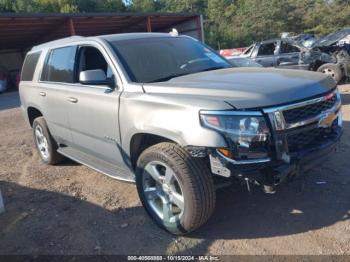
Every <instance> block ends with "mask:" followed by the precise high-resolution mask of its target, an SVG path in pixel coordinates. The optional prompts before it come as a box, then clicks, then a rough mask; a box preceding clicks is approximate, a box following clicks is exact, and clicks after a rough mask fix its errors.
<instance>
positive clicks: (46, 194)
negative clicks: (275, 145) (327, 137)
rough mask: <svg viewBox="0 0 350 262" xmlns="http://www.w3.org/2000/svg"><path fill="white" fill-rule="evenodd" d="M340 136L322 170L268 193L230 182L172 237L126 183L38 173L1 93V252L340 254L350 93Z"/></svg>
mask: <svg viewBox="0 0 350 262" xmlns="http://www.w3.org/2000/svg"><path fill="white" fill-rule="evenodd" d="M342 93H343V95H342V96H343V115H344V131H345V132H344V136H343V139H342V142H341V144H340V147H339V150H338V152H337V153H336V154H334V155H333V156H331V157H330V159H329V161H327V162H325V163H324V164H323V165H322V166H319V167H317V168H315V169H314V170H313V171H312V172H309V173H308V174H305V176H303V177H302V178H300V179H298V180H297V181H295V182H294V183H291V184H288V185H283V186H281V187H280V188H279V190H278V191H277V193H276V194H274V195H266V194H264V193H262V192H261V191H260V190H259V189H258V188H255V189H254V190H253V192H252V193H250V194H249V193H248V192H247V191H246V189H245V188H244V187H241V186H239V185H234V186H232V187H230V188H226V189H221V190H220V191H219V192H218V197H217V208H216V211H215V213H214V216H213V217H212V218H211V220H210V221H209V222H208V223H207V224H206V225H205V226H204V227H202V228H201V229H199V230H198V231H197V232H195V233H193V234H191V235H189V236H186V237H174V236H171V235H169V234H167V233H166V232H164V231H162V230H160V229H159V228H158V227H157V226H155V225H154V224H153V222H152V221H151V220H150V219H149V218H148V217H147V215H146V213H145V211H144V210H143V208H142V207H141V205H140V202H139V200H138V197H137V193H136V190H135V187H134V185H132V184H126V183H122V182H119V181H116V180H113V179H111V178H109V177H106V176H104V175H101V174H99V173H97V172H95V171H92V170H91V169H89V168H87V167H84V166H82V165H79V164H77V163H74V162H73V161H70V160H67V161H65V162H64V163H63V164H60V165H58V166H46V165H44V164H43V163H42V162H41V161H40V159H39V156H38V154H37V153H36V151H35V148H34V146H33V142H32V134H31V130H30V129H28V127H27V126H26V125H25V122H24V120H23V118H22V115H21V112H20V109H19V108H18V107H17V106H18V98H17V94H16V93H11V94H5V95H0V190H1V192H2V194H3V198H4V202H5V208H6V212H5V213H4V214H1V215H0V254H164V253H166V254H215V255H221V254H349V255H350V222H349V216H350V169H349V167H350V86H343V87H342Z"/></svg>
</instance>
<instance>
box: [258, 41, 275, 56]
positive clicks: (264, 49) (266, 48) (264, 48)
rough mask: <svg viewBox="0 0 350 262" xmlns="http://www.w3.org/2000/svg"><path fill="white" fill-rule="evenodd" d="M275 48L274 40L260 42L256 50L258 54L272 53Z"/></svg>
mask: <svg viewBox="0 0 350 262" xmlns="http://www.w3.org/2000/svg"><path fill="white" fill-rule="evenodd" d="M275 49H276V42H273V43H266V44H261V46H260V47H259V51H258V56H259V55H274V53H275Z"/></svg>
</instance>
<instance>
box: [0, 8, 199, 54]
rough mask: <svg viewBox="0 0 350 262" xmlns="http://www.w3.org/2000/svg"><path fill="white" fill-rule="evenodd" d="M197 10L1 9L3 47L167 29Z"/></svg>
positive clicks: (164, 30)
mask: <svg viewBox="0 0 350 262" xmlns="http://www.w3.org/2000/svg"><path fill="white" fill-rule="evenodd" d="M198 17H199V14H194V13H79V14H78V13H75V14H61V13H60V14H57V13H50V14H44V13H37V14H35V13H31V14H25V13H0V49H22V50H26V49H29V48H30V47H32V46H35V45H38V44H41V43H45V42H49V41H52V40H54V39H59V38H63V37H67V36H70V35H81V36H95V35H105V34H115V33H127V32H147V31H152V32H166V31H167V30H169V28H171V27H176V25H178V24H181V23H184V22H186V21H189V20H193V19H195V18H198Z"/></svg>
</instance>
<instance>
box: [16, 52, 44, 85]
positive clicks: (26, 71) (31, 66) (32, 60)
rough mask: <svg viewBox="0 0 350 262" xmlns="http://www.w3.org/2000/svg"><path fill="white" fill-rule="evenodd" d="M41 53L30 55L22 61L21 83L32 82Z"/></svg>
mask: <svg viewBox="0 0 350 262" xmlns="http://www.w3.org/2000/svg"><path fill="white" fill-rule="evenodd" d="M40 55H41V52H36V53H31V54H28V55H27V56H26V59H25V60H24V63H23V67H22V73H21V81H32V80H33V76H34V72H35V68H36V65H37V63H38V60H39V57H40Z"/></svg>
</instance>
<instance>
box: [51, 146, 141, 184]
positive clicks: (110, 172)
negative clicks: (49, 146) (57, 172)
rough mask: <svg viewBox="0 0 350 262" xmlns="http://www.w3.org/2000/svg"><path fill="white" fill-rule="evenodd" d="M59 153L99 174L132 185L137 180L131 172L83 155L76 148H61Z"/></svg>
mask: <svg viewBox="0 0 350 262" xmlns="http://www.w3.org/2000/svg"><path fill="white" fill-rule="evenodd" d="M57 151H58V152H59V153H60V154H62V155H64V156H65V157H68V158H70V159H72V160H74V161H76V162H78V163H80V164H83V165H85V166H87V167H90V168H91V169H93V170H95V171H97V172H99V173H102V174H104V175H107V176H109V177H111V178H114V179H118V180H121V181H125V182H131V183H134V182H135V179H134V177H135V176H134V174H133V173H131V172H130V171H127V170H124V169H121V168H119V167H117V166H115V165H112V164H110V163H108V162H106V161H103V160H101V159H98V158H96V157H93V156H91V155H88V154H86V153H83V152H81V151H78V150H76V149H74V148H71V147H60V148H58V150H57Z"/></svg>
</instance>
